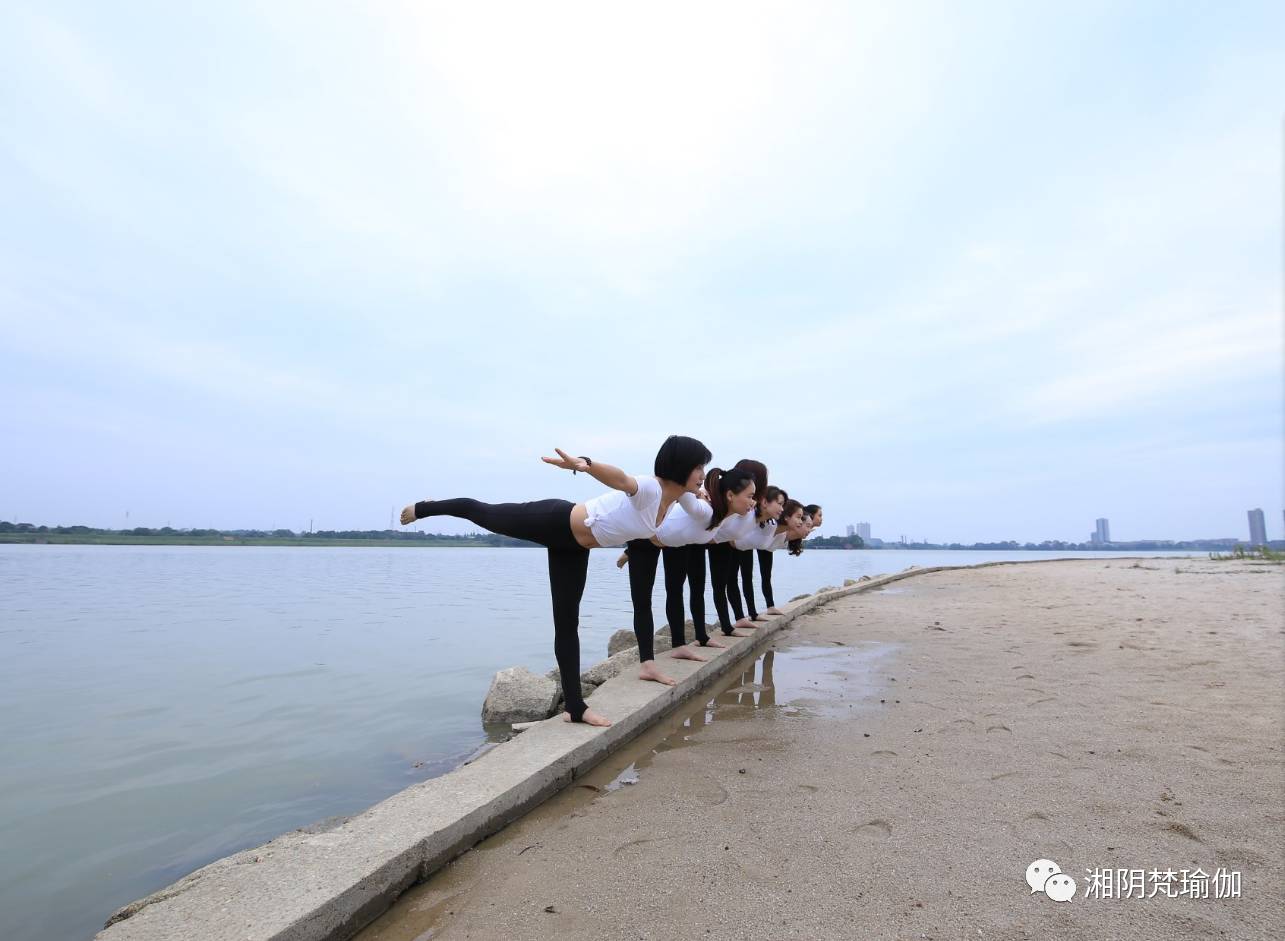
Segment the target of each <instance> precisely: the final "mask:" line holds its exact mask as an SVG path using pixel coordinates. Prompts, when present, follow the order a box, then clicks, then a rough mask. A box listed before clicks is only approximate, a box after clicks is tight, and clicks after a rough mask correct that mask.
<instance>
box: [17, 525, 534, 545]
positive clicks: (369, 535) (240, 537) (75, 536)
mask: <svg viewBox="0 0 1285 941" xmlns="http://www.w3.org/2000/svg"><path fill="white" fill-rule="evenodd" d="M3 543H47V544H50V545H81V546H332V547H334V546H397V547H401V546H412V547H415V546H418V547H425V546H428V547H432V546H437V547H442V546H456V547H461V546H463V547H490V548H505V549H509V548H527V549H529V548H532V547H533V546H535V544H534V543H530V542H525V541H524V540H521V539H510V538H509V537H508V536H497V535H495V534H494V533H481V534H478V535H469V536H452V535H446V534H442V533H420V532H414V531H405V532H399V531H397V530H392V529H387V530H375V529H372V530H341V531H335V530H322V531H319V532H311V533H296V532H294V531H292V530H289V529H274V530H261V529H232V530H223V529H171V528H170V527H169V526H163V527H161V528H160V529H148V528H147V527H146V526H138V527H135V528H134V529H95V528H93V527H90V526H34V525H32V524H31V523H10V522H7V521H5V520H0V544H3Z"/></svg>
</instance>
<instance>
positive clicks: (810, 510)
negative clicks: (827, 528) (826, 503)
mask: <svg viewBox="0 0 1285 941" xmlns="http://www.w3.org/2000/svg"><path fill="white" fill-rule="evenodd" d="M819 509H821V506H820V504H817V503H809V504H808V505H807V506H805V507H804V508H803V512H804V513H806V514H808V516H816V515H817V510H819Z"/></svg>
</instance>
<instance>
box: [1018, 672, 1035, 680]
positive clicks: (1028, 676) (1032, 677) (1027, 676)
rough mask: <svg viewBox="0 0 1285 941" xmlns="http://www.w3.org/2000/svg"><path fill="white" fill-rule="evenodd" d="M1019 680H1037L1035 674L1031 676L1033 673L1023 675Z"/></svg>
mask: <svg viewBox="0 0 1285 941" xmlns="http://www.w3.org/2000/svg"><path fill="white" fill-rule="evenodd" d="M1018 679H1019V680H1033V679H1035V676H1034V674H1031V673H1023V674H1022V675H1021V676H1019V677H1018Z"/></svg>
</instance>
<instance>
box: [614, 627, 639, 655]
mask: <svg viewBox="0 0 1285 941" xmlns="http://www.w3.org/2000/svg"><path fill="white" fill-rule="evenodd" d="M637 646H638V644H637V643H636V642H635V641H634V632H633V631H630V630H619V631H616V633H614V634H612V635H611V637H610V638H609V639H608V640H607V656H608V657H614V656H615V655H616V654H618V653H620V651H622V650H628V649H629V648H630V647H637Z"/></svg>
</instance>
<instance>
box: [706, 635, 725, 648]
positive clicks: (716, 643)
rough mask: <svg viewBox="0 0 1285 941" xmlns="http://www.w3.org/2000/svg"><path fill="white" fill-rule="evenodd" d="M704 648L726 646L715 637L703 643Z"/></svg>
mask: <svg viewBox="0 0 1285 941" xmlns="http://www.w3.org/2000/svg"><path fill="white" fill-rule="evenodd" d="M705 646H706V647H726V646H727V644H725V643H723V642H722V641H721V640H719V639H718V638H717V637H711V638H710V639H709V640H707V641H705Z"/></svg>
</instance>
